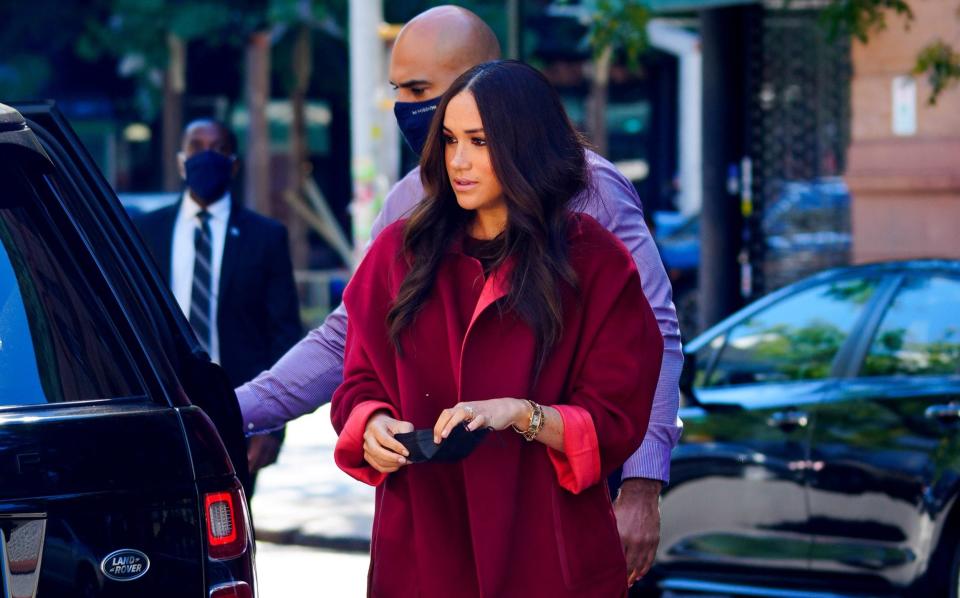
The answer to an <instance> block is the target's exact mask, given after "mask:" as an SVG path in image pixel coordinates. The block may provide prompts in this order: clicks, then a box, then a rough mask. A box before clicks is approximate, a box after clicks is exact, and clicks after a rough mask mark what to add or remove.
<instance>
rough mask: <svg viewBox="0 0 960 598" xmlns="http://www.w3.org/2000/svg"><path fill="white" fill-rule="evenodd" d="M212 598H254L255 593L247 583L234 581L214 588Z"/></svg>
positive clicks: (211, 592) (211, 591) (211, 593)
mask: <svg viewBox="0 0 960 598" xmlns="http://www.w3.org/2000/svg"><path fill="white" fill-rule="evenodd" d="M210 598H253V592H252V591H251V590H250V586H249V585H248V584H247V582H245V581H234V582H230V583H222V584H220V585H218V586H214V587H213V588H212V589H211V590H210Z"/></svg>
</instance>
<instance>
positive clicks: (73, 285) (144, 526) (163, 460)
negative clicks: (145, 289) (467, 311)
mask: <svg viewBox="0 0 960 598" xmlns="http://www.w3.org/2000/svg"><path fill="white" fill-rule="evenodd" d="M4 118H6V124H7V125H9V124H10V122H11V121H12V120H14V117H12V116H11V115H10V114H9V113H8V112H7V113H5V114H4V115H3V116H0V122H4ZM17 118H18V117H17ZM19 125H20V126H19V128H17V127H16V126H7V127H6V130H3V129H4V128H3V126H2V125H0V530H2V532H3V534H2V546H0V549H2V551H3V553H4V559H3V560H4V561H5V562H6V563H7V566H8V569H7V571H9V575H6V576H5V578H6V579H5V581H6V583H7V585H8V588H7V590H8V592H9V595H12V596H17V597H21V596H31V597H32V596H40V597H41V598H42V597H44V596H63V595H70V596H105V597H106V596H130V595H137V596H171V595H184V596H189V595H197V596H199V595H203V594H204V591H203V590H204V569H203V559H202V555H203V543H202V542H203V536H202V529H203V528H202V526H201V522H200V521H198V514H199V509H198V508H197V504H198V497H197V489H196V483H195V482H194V475H193V466H192V463H191V458H190V455H189V453H188V450H187V445H186V441H185V438H184V432H183V427H182V425H181V422H180V417H179V415H178V413H177V411H176V410H175V409H174V408H173V406H172V405H171V404H170V402H169V400H168V398H167V396H166V394H165V393H164V392H163V390H162V389H161V388H160V386H159V384H158V380H157V378H156V376H155V374H154V372H153V367H152V364H151V363H150V362H149V360H148V359H147V358H146V354H145V352H144V350H143V346H142V345H141V343H140V342H139V339H138V337H137V335H136V334H135V332H134V330H133V328H132V327H131V326H130V322H129V321H128V320H127V318H126V317H125V314H124V309H123V306H122V304H121V303H119V302H118V301H117V298H116V295H115V294H114V292H113V289H112V288H111V287H110V285H109V284H107V281H106V279H105V278H104V277H103V275H102V273H101V271H100V268H99V267H98V264H97V260H96V256H95V255H94V254H92V253H91V252H90V250H89V247H88V246H87V244H86V243H85V242H84V240H83V239H82V237H81V235H80V233H79V231H78V229H77V228H76V226H75V222H74V221H73V220H72V219H71V215H70V213H69V212H68V211H67V209H66V208H65V206H64V204H63V203H62V201H61V200H62V197H61V195H60V194H59V193H58V191H57V189H56V186H55V184H54V181H53V179H52V178H51V176H52V173H53V172H54V171H55V168H54V166H53V165H52V164H51V163H50V162H49V161H48V160H47V159H46V157H45V156H44V154H43V153H42V150H40V148H39V146H38V145H37V142H36V139H35V138H34V137H33V136H32V133H30V131H29V130H27V129H26V128H24V127H23V123H22V122H20V123H19ZM47 548H49V549H50V554H51V559H50V560H49V561H48V562H44V556H45V554H47V553H46V549H47ZM67 554H69V555H72V556H71V557H64V556H63V555H67ZM54 555H56V556H54ZM111 556H114V557H115V559H114V560H116V559H122V563H123V565H122V566H121V567H120V568H119V569H116V570H112V567H113V565H114V563H112V562H111ZM111 572H112V573H114V575H113V577H112V578H111V577H110V576H109V575H108V573H111Z"/></svg>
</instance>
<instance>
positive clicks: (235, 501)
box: [203, 489, 247, 596]
mask: <svg viewBox="0 0 960 598" xmlns="http://www.w3.org/2000/svg"><path fill="white" fill-rule="evenodd" d="M203 503H204V504H203V512H204V517H205V519H206V523H207V552H208V554H209V556H210V558H213V559H218V560H225V559H232V558H235V557H238V556H240V555H241V554H243V552H244V550H246V548H247V529H246V523H245V521H246V514H245V513H244V512H243V510H242V509H245V508H246V507H245V506H244V503H243V500H242V499H241V497H240V491H239V490H238V489H237V490H231V491H228V492H211V493H209V494H206V495H204V501H203ZM231 595H232V594H225V596H231Z"/></svg>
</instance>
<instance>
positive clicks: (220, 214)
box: [180, 190, 232, 221]
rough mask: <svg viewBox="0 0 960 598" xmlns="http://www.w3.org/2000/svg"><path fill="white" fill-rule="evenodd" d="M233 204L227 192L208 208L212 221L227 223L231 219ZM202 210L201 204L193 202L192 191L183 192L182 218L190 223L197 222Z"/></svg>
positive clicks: (181, 203)
mask: <svg viewBox="0 0 960 598" xmlns="http://www.w3.org/2000/svg"><path fill="white" fill-rule="evenodd" d="M231 204H232V198H231V197H230V192H229V191H227V192H226V193H225V194H224V195H223V197H221V198H220V199H219V200H217V201H215V202H213V203H212V204H210V205H208V206H207V211H208V212H210V219H211V220H224V221H226V220H227V219H228V218H229V217H230V208H231V207H232V205H231ZM201 209H202V208H201V207H200V204H198V203H197V202H195V201H193V198H192V197H190V191H189V190H185V191H184V192H183V201H181V202H180V216H181V218H184V219H186V220H190V221H193V220H196V218H197V214H199V213H200V210H201Z"/></svg>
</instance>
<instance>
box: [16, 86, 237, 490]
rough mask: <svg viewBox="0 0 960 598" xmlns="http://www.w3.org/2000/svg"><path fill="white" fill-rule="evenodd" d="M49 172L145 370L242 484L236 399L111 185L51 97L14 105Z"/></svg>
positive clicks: (52, 182)
mask: <svg viewBox="0 0 960 598" xmlns="http://www.w3.org/2000/svg"><path fill="white" fill-rule="evenodd" d="M16 109H17V110H18V111H19V112H20V113H21V114H22V116H23V117H24V119H25V120H26V123H27V125H28V126H29V128H30V130H31V132H32V133H33V134H34V135H35V136H36V138H37V140H38V141H39V142H40V144H41V146H42V148H43V150H45V151H46V153H47V155H48V156H49V157H50V159H51V160H52V162H53V163H54V164H55V166H56V167H55V169H54V170H53V172H52V173H51V175H50V178H51V184H53V185H54V186H56V188H57V191H58V193H59V195H60V197H61V200H62V201H63V204H64V207H65V209H67V210H68V211H69V212H70V214H71V218H73V219H74V221H75V223H76V226H77V229H78V232H79V233H80V234H81V236H82V237H83V240H84V242H85V243H86V244H87V245H88V246H91V247H93V248H95V253H96V255H97V256H99V257H100V258H101V259H99V260H98V266H99V268H100V270H101V273H102V275H103V276H104V277H105V279H106V280H107V281H109V283H110V286H111V288H112V291H113V293H114V294H115V295H116V297H117V299H118V301H119V302H120V303H121V304H122V305H123V306H124V309H125V313H126V317H127V319H128V321H129V322H130V324H131V326H132V327H133V328H134V329H135V330H136V331H137V333H138V335H139V340H140V342H141V344H142V345H143V346H144V348H145V351H146V352H147V353H148V355H149V360H150V362H151V367H152V368H153V369H154V371H155V373H156V374H157V376H158V377H159V378H160V384H161V385H162V386H163V388H164V390H165V391H166V393H167V395H168V397H169V398H170V400H171V401H172V402H173V404H174V405H175V406H177V407H181V408H190V406H195V407H199V408H200V409H202V410H203V412H204V413H205V414H206V415H207V416H209V417H210V419H211V420H213V423H214V424H215V426H216V428H217V432H218V433H219V435H220V438H221V440H222V442H223V444H224V445H225V447H226V449H227V452H228V454H229V456H230V460H231V462H232V463H233V466H234V470H235V474H236V476H237V477H238V478H239V479H240V480H241V482H243V483H244V484H245V483H246V478H247V465H246V444H245V441H244V436H243V427H242V418H241V414H240V408H239V405H238V404H237V399H236V396H235V394H234V393H233V389H232V387H230V385H229V382H228V381H227V379H226V376H225V375H224V373H223V371H222V369H221V368H220V367H219V366H217V365H216V364H213V363H211V362H210V360H209V357H208V356H207V355H206V353H205V352H204V350H203V348H202V347H201V345H200V343H199V341H197V339H196V336H195V335H194V333H193V331H192V329H191V328H190V325H189V323H188V322H187V321H186V318H184V317H183V314H182V312H181V311H180V307H179V305H177V303H176V299H175V298H174V297H173V294H172V293H171V292H170V290H169V288H168V287H167V284H166V282H165V278H164V276H163V275H162V274H161V273H160V272H159V270H158V269H157V267H156V265H155V263H154V262H153V260H152V258H151V257H150V252H149V251H148V250H147V248H146V246H145V245H144V243H143V241H142V240H141V239H140V235H139V233H138V232H137V230H136V228H135V227H134V225H133V223H132V222H131V221H130V218H129V216H128V215H127V213H126V211H125V210H124V209H123V206H122V205H121V204H120V202H119V201H118V200H117V198H116V196H115V194H114V192H113V190H112V188H111V187H110V185H109V184H108V183H107V182H106V180H104V178H103V176H102V175H101V174H100V171H99V170H98V168H97V165H96V164H95V163H94V161H93V159H92V158H91V157H90V155H89V154H88V153H87V152H86V150H85V149H84V148H83V146H82V144H81V143H80V140H79V139H78V138H77V136H76V134H75V133H74V132H73V130H72V129H71V128H70V125H69V124H68V123H67V121H66V119H64V117H63V115H62V114H61V113H60V112H59V110H57V108H56V105H55V104H53V103H52V102H35V103H23V104H18V105H17V106H16Z"/></svg>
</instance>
